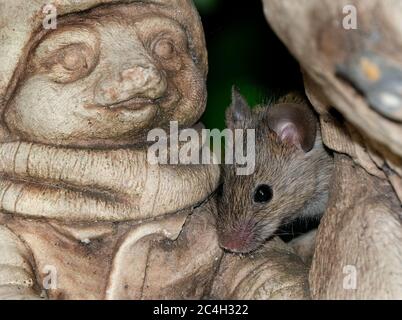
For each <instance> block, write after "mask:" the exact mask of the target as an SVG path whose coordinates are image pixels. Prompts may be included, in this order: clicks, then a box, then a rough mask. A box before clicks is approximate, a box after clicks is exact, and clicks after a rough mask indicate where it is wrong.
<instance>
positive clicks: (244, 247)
mask: <svg viewBox="0 0 402 320" xmlns="http://www.w3.org/2000/svg"><path fill="white" fill-rule="evenodd" d="M252 242H253V234H252V230H251V228H249V227H243V228H240V229H237V230H231V231H230V232H225V233H222V234H221V235H220V236H219V244H220V246H221V247H222V248H223V249H226V250H228V251H231V252H235V253H247V252H249V251H251V249H252Z"/></svg>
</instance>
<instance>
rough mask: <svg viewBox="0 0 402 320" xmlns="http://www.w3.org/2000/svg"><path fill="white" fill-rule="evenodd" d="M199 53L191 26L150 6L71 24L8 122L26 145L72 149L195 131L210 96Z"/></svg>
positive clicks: (50, 37)
mask: <svg viewBox="0 0 402 320" xmlns="http://www.w3.org/2000/svg"><path fill="white" fill-rule="evenodd" d="M193 50H194V48H192V45H191V43H190V39H189V37H188V33H187V32H186V29H185V27H184V26H182V25H181V24H180V23H179V22H177V21H176V20H175V19H173V18H172V17H169V15H168V14H163V15H161V14H158V12H157V11H156V12H155V11H152V10H150V9H149V7H147V5H144V4H131V5H124V6H111V7H103V8H98V9H94V10H92V11H91V12H90V13H88V14H87V15H85V16H82V15H81V16H70V17H66V18H65V19H63V20H62V21H59V25H58V28H57V29H56V30H54V31H52V32H48V33H47V34H45V35H44V36H43V37H42V38H41V39H40V41H39V43H38V44H37V45H36V46H35V49H34V50H33V52H32V55H31V56H30V58H29V61H28V64H27V72H26V74H25V76H24V78H23V79H22V80H21V82H20V84H19V87H18V89H17V90H16V92H15V94H14V96H13V98H12V100H11V101H10V103H9V104H8V107H7V109H6V111H5V115H4V119H5V122H6V124H7V127H8V129H9V130H10V131H11V132H12V133H14V134H16V135H18V136H19V137H21V138H22V139H25V140H30V141H35V142H41V143H48V144H61V145H71V146H77V145H78V146H96V145H101V146H108V145H110V146H112V145H113V146H116V145H124V144H130V143H135V142H137V141H138V140H140V139H141V138H143V137H144V135H145V134H146V133H147V131H148V129H150V128H153V127H164V126H166V125H167V124H168V123H169V121H171V120H177V121H179V124H180V125H182V126H188V125H192V124H194V123H195V122H196V121H197V120H198V118H199V117H200V115H201V114H202V112H203V110H204V107H205V97H206V93H205V75H204V73H205V70H204V71H202V70H200V68H199V66H197V64H196V61H195V60H196V59H195V58H194V57H195V55H194V52H193Z"/></svg>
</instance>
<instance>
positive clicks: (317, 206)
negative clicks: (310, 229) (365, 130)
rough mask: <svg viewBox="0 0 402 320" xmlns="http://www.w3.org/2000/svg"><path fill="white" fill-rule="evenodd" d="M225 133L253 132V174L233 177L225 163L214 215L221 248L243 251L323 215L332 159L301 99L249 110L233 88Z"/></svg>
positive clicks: (287, 98) (294, 97)
mask: <svg viewBox="0 0 402 320" xmlns="http://www.w3.org/2000/svg"><path fill="white" fill-rule="evenodd" d="M226 124H227V127H228V128H229V129H232V130H234V129H255V144H256V145H255V170H254V173H252V174H250V175H237V174H236V164H232V165H225V166H224V170H223V171H224V173H223V189H222V197H221V201H220V204H219V206H220V208H219V213H218V215H217V219H216V220H217V221H216V223H217V232H218V238H219V242H220V245H221V247H223V248H224V249H226V250H228V251H231V252H235V253H248V252H251V251H254V250H255V249H257V248H258V247H259V246H261V245H262V244H263V243H264V242H265V241H266V240H267V239H269V238H270V237H272V236H273V235H275V233H276V232H277V230H278V228H280V227H281V226H284V225H285V224H289V223H290V222H292V221H294V220H295V219H297V218H303V217H319V216H321V215H322V214H323V212H324V211H325V207H326V203H327V199H328V186H329V181H330V177H331V174H332V170H333V158H332V156H331V155H330V153H329V152H328V151H327V150H326V149H325V147H324V146H323V143H322V140H321V133H320V128H319V122H318V118H317V116H316V115H315V113H314V112H313V110H312V108H311V106H309V104H308V102H307V100H306V99H304V98H303V97H302V96H298V95H292V94H291V95H288V96H285V97H284V98H282V99H280V100H278V103H276V104H271V105H266V106H258V107H256V108H254V109H250V107H249V106H248V104H247V102H246V100H245V99H244V98H243V97H242V96H241V95H240V93H238V91H237V90H236V89H233V92H232V104H231V106H230V108H229V109H228V110H227V113H226Z"/></svg>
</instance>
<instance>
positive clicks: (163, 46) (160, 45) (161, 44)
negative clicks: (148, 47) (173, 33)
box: [154, 39, 176, 59]
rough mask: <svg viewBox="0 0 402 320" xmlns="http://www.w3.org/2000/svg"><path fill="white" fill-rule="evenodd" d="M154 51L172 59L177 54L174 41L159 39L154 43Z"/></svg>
mask: <svg viewBox="0 0 402 320" xmlns="http://www.w3.org/2000/svg"><path fill="white" fill-rule="evenodd" d="M154 53H155V54H156V55H157V56H158V57H159V58H162V59H171V58H173V57H174V55H175V54H176V49H175V46H174V44H173V43H172V41H170V40H168V39H159V40H158V41H157V42H156V43H155V45H154Z"/></svg>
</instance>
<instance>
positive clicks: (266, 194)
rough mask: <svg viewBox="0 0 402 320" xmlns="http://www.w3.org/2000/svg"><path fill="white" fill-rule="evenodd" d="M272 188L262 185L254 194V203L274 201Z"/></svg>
mask: <svg viewBox="0 0 402 320" xmlns="http://www.w3.org/2000/svg"><path fill="white" fill-rule="evenodd" d="M272 196H273V192H272V188H271V187H270V186H269V185H266V184H260V185H259V186H258V187H257V188H256V189H255V192H254V202H260V203H261V202H268V201H270V200H271V199H272Z"/></svg>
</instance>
